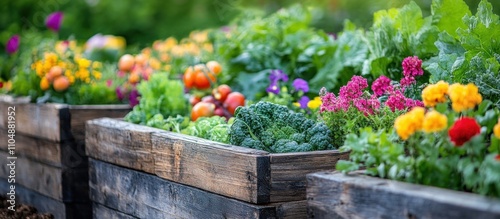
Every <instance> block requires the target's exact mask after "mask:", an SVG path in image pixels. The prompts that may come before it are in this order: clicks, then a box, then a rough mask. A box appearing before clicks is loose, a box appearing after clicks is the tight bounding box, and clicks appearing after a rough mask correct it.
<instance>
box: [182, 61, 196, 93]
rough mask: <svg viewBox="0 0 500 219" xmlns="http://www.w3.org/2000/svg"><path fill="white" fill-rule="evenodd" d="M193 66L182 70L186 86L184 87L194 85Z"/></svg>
mask: <svg viewBox="0 0 500 219" xmlns="http://www.w3.org/2000/svg"><path fill="white" fill-rule="evenodd" d="M193 70H194V69H193V67H191V66H190V67H188V68H187V69H186V71H185V72H184V76H183V79H184V86H186V88H189V89H190V88H192V87H193V85H194V81H195V74H194V71H193Z"/></svg>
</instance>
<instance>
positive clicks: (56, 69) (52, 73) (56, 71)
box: [45, 66, 63, 81]
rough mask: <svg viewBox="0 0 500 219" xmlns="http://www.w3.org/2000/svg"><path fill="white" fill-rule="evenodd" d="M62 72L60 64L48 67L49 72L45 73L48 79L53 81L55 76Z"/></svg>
mask: <svg viewBox="0 0 500 219" xmlns="http://www.w3.org/2000/svg"><path fill="white" fill-rule="evenodd" d="M62 74H63V69H62V68H61V67H60V66H53V67H52V68H50V70H49V73H47V75H45V77H47V79H48V80H49V81H53V80H54V79H55V78H57V77H59V76H61V75H62Z"/></svg>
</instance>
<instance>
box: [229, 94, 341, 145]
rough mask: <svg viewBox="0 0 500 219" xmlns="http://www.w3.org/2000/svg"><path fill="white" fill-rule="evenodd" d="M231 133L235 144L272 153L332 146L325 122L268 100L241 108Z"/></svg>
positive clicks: (231, 138)
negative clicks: (309, 117)
mask: <svg viewBox="0 0 500 219" xmlns="http://www.w3.org/2000/svg"><path fill="white" fill-rule="evenodd" d="M235 115H236V116H235V121H234V123H233V125H232V126H231V129H230V132H229V142H230V143H231V144H234V145H239V146H243V147H250V148H254V149H260V150H266V151H269V152H272V153H286V152H297V151H313V150H327V149H333V146H332V144H331V142H332V139H331V138H330V137H329V135H330V130H328V127H326V125H325V124H324V123H322V122H315V121H313V120H310V119H307V118H306V117H305V116H304V115H303V114H302V113H294V112H290V111H289V110H288V108H287V107H285V106H281V105H278V104H273V103H269V102H262V101H261V102H258V103H256V104H253V105H250V106H247V107H240V108H238V109H237V112H236V113H235Z"/></svg>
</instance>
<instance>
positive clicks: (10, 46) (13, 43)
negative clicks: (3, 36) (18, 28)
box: [5, 34, 21, 55]
mask: <svg viewBox="0 0 500 219" xmlns="http://www.w3.org/2000/svg"><path fill="white" fill-rule="evenodd" d="M20 43H21V38H20V37H19V35H17V34H16V35H14V36H12V37H11V38H10V39H9V40H8V41H7V44H6V45H5V47H6V50H7V53H8V54H9V55H10V54H13V53H15V52H17V50H18V49H19V44H20Z"/></svg>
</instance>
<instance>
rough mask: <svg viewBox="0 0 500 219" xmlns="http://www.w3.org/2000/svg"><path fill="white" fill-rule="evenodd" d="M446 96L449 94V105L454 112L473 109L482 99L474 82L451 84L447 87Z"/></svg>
mask: <svg viewBox="0 0 500 219" xmlns="http://www.w3.org/2000/svg"><path fill="white" fill-rule="evenodd" d="M448 96H450V100H451V107H452V108H453V110H454V111H455V112H461V111H464V110H467V109H473V108H474V107H476V105H478V104H480V103H481V102H482V101H483V97H482V96H481V94H479V89H478V88H477V87H476V85H474V84H467V85H462V84H458V83H455V84H452V85H451V86H450V87H449V88H448Z"/></svg>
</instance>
